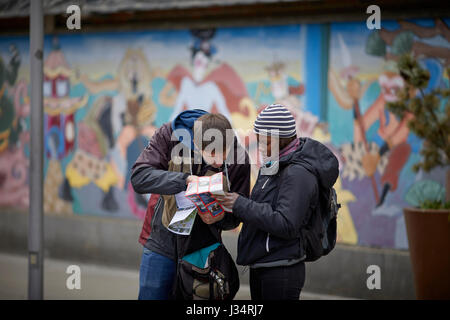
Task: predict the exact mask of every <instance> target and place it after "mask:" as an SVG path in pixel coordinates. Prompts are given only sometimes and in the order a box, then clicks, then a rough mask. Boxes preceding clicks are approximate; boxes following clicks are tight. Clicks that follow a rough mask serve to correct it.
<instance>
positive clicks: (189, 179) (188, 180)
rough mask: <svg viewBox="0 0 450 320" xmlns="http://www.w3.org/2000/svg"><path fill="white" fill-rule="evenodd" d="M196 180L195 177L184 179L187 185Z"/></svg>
mask: <svg viewBox="0 0 450 320" xmlns="http://www.w3.org/2000/svg"><path fill="white" fill-rule="evenodd" d="M197 180H198V177H197V176H189V177H187V178H186V184H189V183H191V182H196V181H197Z"/></svg>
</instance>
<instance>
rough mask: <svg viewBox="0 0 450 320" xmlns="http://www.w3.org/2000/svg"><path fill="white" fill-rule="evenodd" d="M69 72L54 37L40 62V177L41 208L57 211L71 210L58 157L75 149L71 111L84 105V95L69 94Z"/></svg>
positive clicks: (60, 158) (66, 186)
mask: <svg viewBox="0 0 450 320" xmlns="http://www.w3.org/2000/svg"><path fill="white" fill-rule="evenodd" d="M72 74H73V71H72V69H71V68H70V65H69V64H68V62H67V60H66V58H65V56H64V53H63V51H62V50H61V47H60V45H59V42H58V40H57V39H56V38H55V39H54V40H53V48H52V51H51V52H50V53H49V55H48V56H47V58H46V59H45V61H44V84H43V90H44V112H45V136H44V141H45V147H44V150H45V155H46V157H47V159H48V167H47V171H46V176H45V179H44V211H45V212H52V213H57V214H63V213H65V214H70V213H72V206H71V201H72V200H73V198H72V195H71V193H70V186H69V184H68V181H67V180H66V179H65V178H64V175H63V172H62V168H61V163H60V160H62V159H64V158H65V157H67V156H69V155H70V154H72V152H73V151H74V149H75V137H76V123H75V113H76V111H77V110H78V109H80V108H82V107H84V106H85V105H86V103H87V100H88V96H87V95H84V96H81V97H71V96H70V78H71V76H72Z"/></svg>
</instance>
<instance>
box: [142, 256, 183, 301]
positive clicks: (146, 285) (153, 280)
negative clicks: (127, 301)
mask: <svg viewBox="0 0 450 320" xmlns="http://www.w3.org/2000/svg"><path fill="white" fill-rule="evenodd" d="M175 271H176V265H175V261H173V260H171V259H169V258H167V257H165V256H162V255H160V254H158V253H156V252H153V251H151V250H149V249H147V248H145V247H144V252H143V253H142V260H141V268H140V270H139V297H138V299H139V300H168V299H169V297H170V293H171V291H172V287H173V284H174V280H175Z"/></svg>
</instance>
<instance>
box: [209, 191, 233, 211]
mask: <svg viewBox="0 0 450 320" xmlns="http://www.w3.org/2000/svg"><path fill="white" fill-rule="evenodd" d="M214 197H215V198H216V199H217V201H219V202H220V203H221V204H222V205H223V206H224V207H227V208H229V209H230V210H231V209H233V206H234V203H235V202H236V200H237V198H238V197H239V194H237V193H236V192H232V193H228V192H225V194H224V195H223V196H222V195H215V196H214Z"/></svg>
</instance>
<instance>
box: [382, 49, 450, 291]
mask: <svg viewBox="0 0 450 320" xmlns="http://www.w3.org/2000/svg"><path fill="white" fill-rule="evenodd" d="M397 67H398V69H399V71H400V75H401V76H402V77H403V79H404V80H405V83H406V85H405V87H404V88H403V89H402V90H401V91H400V92H399V94H398V98H399V99H398V100H397V101H396V102H391V103H388V104H387V108H388V110H390V111H391V112H392V113H394V114H395V115H396V116H398V117H399V118H401V119H405V118H406V119H407V120H408V127H409V129H410V130H411V132H413V133H414V134H416V135H417V136H418V137H419V138H421V139H422V140H423V144H422V148H421V151H420V154H421V156H422V158H421V161H420V162H419V163H417V164H415V165H414V167H413V170H414V171H415V172H418V171H419V170H424V171H425V172H428V171H430V170H431V169H434V168H437V167H443V168H445V169H444V172H446V183H445V184H446V186H445V189H446V191H445V189H444V187H442V185H440V184H439V183H437V182H433V181H430V180H428V181H419V182H416V183H415V184H414V185H413V186H412V187H411V188H410V190H409V191H408V193H407V200H408V199H409V200H410V201H408V202H409V203H413V204H414V207H412V208H404V217H405V224H406V231H407V235H408V243H409V251H410V257H411V263H412V269H413V274H414V284H415V288H416V296H417V298H418V299H450V169H449V168H450V166H449V165H450V99H449V97H450V90H449V89H448V88H446V89H434V90H430V89H427V86H428V82H429V78H430V76H429V73H428V71H426V70H425V69H423V68H422V67H421V66H420V64H419V63H418V62H417V61H416V60H415V59H414V58H413V57H412V56H411V55H404V56H402V57H400V59H399V60H398V62H397ZM447 74H450V68H449V69H447ZM447 87H448V86H447Z"/></svg>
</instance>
